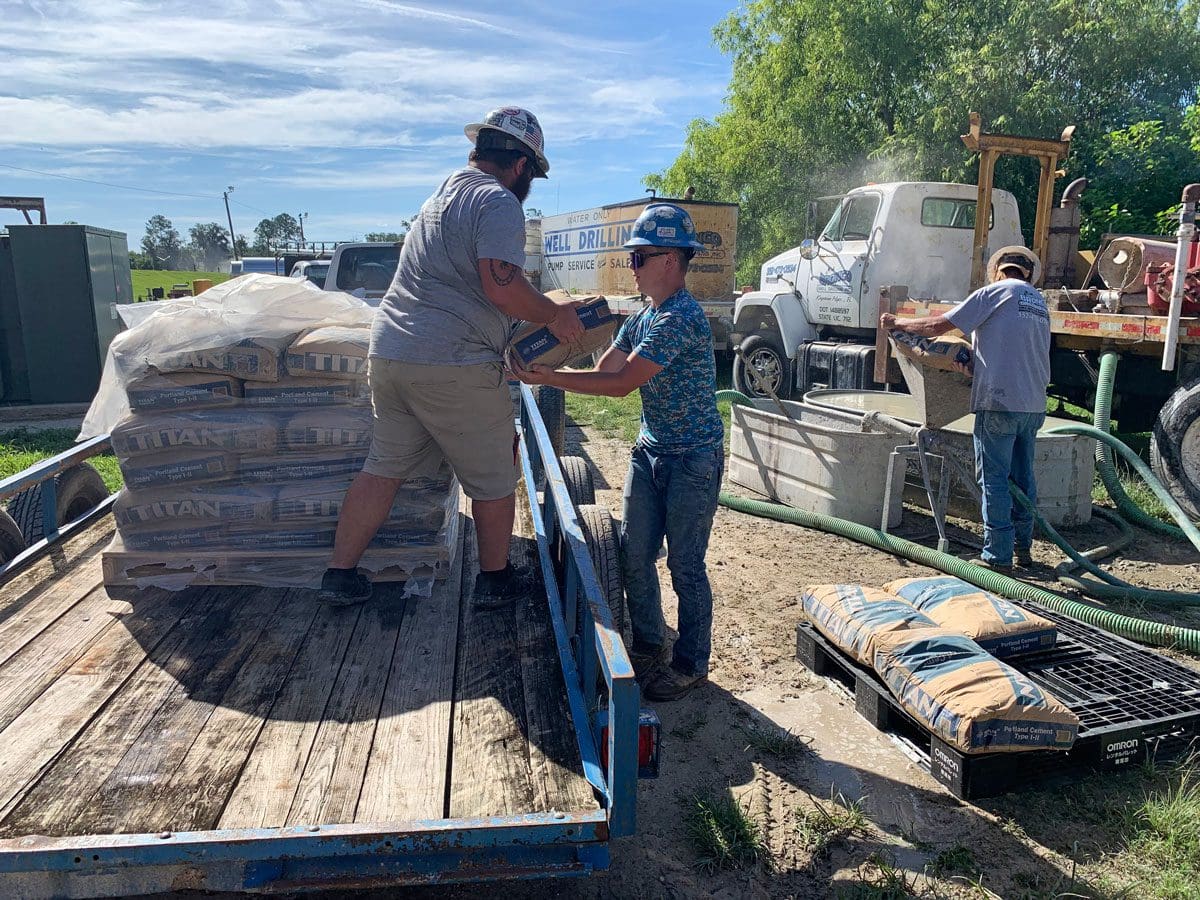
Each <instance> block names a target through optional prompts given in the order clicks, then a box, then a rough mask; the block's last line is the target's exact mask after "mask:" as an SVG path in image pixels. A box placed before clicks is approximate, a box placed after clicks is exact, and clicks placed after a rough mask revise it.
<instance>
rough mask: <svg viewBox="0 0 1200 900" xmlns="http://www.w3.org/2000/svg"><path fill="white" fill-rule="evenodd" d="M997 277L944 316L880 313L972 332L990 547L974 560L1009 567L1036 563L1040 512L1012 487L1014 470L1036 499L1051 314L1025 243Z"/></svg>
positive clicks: (995, 267)
mask: <svg viewBox="0 0 1200 900" xmlns="http://www.w3.org/2000/svg"><path fill="white" fill-rule="evenodd" d="M989 268H990V269H991V270H992V273H993V275H992V283H991V284H989V285H987V286H985V287H982V288H980V289H979V290H977V291H975V292H974V293H973V294H971V295H970V296H969V297H967V299H966V300H964V301H962V302H961V303H959V304H958V305H957V306H955V307H954V309H952V310H950V311H949V312H948V313H946V314H944V315H940V316H926V317H924V318H920V319H897V318H896V317H895V316H893V315H891V314H885V315H883V316H882V317H881V318H880V322H879V324H880V326H881V327H883V328H887V329H890V330H900V331H909V332H912V333H914V334H919V335H923V336H926V337H936V336H937V335H940V334H945V333H946V332H947V331H950V330H951V329H954V328H957V329H958V330H959V331H961V332H963V334H969V335H971V346H972V351H973V356H974V378H973V380H972V382H971V411H972V412H973V413H975V431H974V443H975V471H976V475H977V477H978V478H979V485H980V488H981V489H982V493H983V553H982V555H981V556H980V558H979V559H976V560H972V562H975V563H978V564H979V565H983V566H987V567H988V568H992V569H997V570H999V571H1002V572H1008V571H1011V569H1012V566H1013V562H1014V560H1015V562H1016V564H1017V565H1018V566H1021V567H1029V566H1031V565H1033V557H1032V554H1031V548H1032V546H1033V517H1032V516H1031V515H1030V514H1029V512H1027V511H1026V509H1025V508H1024V507H1023V506H1021V504H1019V503H1017V502H1016V501H1015V499H1014V498H1013V497H1012V496H1011V495H1010V494H1009V491H1008V480H1009V478H1010V477H1011V478H1012V480H1013V481H1014V482H1015V483H1016V485H1017V487H1019V488H1020V489H1021V490H1022V491H1024V492H1025V494H1026V495H1027V496H1028V497H1029V499H1030V500H1033V501H1034V502H1036V501H1037V484H1036V482H1035V481H1034V477H1033V457H1034V441H1035V439H1036V437H1037V432H1038V429H1039V428H1041V427H1042V423H1043V422H1044V421H1045V419H1046V387H1047V385H1048V384H1049V383H1050V313H1049V311H1048V310H1047V309H1046V298H1045V297H1043V296H1042V294H1041V292H1040V291H1039V290H1038V289H1037V288H1035V287H1034V286H1033V285H1032V284H1031V283H1030V282H1031V281H1036V280H1037V277H1036V276H1037V273H1038V270H1039V269H1040V268H1041V266H1040V264H1039V262H1038V259H1037V257H1036V256H1035V255H1034V254H1033V253H1031V252H1030V251H1029V250H1026V249H1025V248H1024V247H1005V248H1004V249H1003V250H1001V251H999V252H998V253H997V254H996V256H995V257H994V260H993V264H992V265H991V266H989Z"/></svg>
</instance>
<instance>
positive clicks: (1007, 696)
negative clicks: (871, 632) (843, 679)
mask: <svg viewBox="0 0 1200 900" xmlns="http://www.w3.org/2000/svg"><path fill="white" fill-rule="evenodd" d="M874 667H875V671H876V672H878V673H879V677H880V678H882V679H883V682H884V684H886V685H887V687H888V690H889V691H891V692H892V694H893V695H894V696H895V697H896V699H897V700H898V701H899V702H900V704H901V705H902V706H903V707H904V708H905V709H906V710H907V711H908V712H909V713H910V714H911V715H912V716H913V717H914V718H916V719H917V721H919V722H921V723H923V724H924V725H925V726H926V727H927V728H929V730H930V731H932V732H933V733H934V734H936V735H937V736H938V737H940V738H941V739H942V740H944V741H945V742H946V743H947V744H950V745H951V746H953V747H955V748H957V749H958V750H961V751H962V752H963V753H988V752H1008V751H1017V750H1069V749H1070V748H1071V745H1072V744H1073V743H1074V742H1075V736H1076V734H1077V733H1078V732H1079V719H1078V717H1077V716H1076V715H1075V714H1074V713H1073V712H1071V711H1070V710H1069V709H1067V707H1066V706H1064V705H1063V704H1062V703H1061V702H1060V701H1059V700H1058V699H1057V698H1055V697H1053V696H1052V695H1051V694H1049V693H1047V692H1046V691H1044V690H1042V688H1040V687H1038V685H1037V684H1035V683H1034V682H1033V681H1032V680H1030V679H1029V678H1028V677H1027V676H1025V675H1023V674H1022V673H1021V672H1018V671H1017V670H1016V669H1014V668H1013V667H1012V666H1010V665H1008V664H1007V663H1003V662H1001V661H1000V660H998V659H996V658H995V657H994V656H992V655H991V654H990V653H988V652H987V651H986V650H984V649H983V648H982V647H980V646H979V645H978V644H976V643H975V642H974V641H972V640H971V639H970V638H968V637H965V636H964V635H961V634H956V633H954V632H952V631H950V630H948V629H945V628H914V629H912V630H909V631H896V632H892V633H891V634H881V635H879V636H878V637H877V639H876V642H875V658H874Z"/></svg>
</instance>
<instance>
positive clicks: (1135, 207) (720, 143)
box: [644, 0, 1200, 283]
mask: <svg viewBox="0 0 1200 900" xmlns="http://www.w3.org/2000/svg"><path fill="white" fill-rule="evenodd" d="M714 39H715V42H716V44H717V46H718V47H719V48H720V49H721V50H722V51H723V52H724V53H725V54H727V55H728V56H729V57H730V58H731V59H732V63H733V73H732V77H731V80H730V83H729V87H728V90H727V93H726V99H725V102H724V104H723V108H722V110H721V111H720V112H719V113H718V114H717V115H716V116H714V117H712V118H711V119H696V120H694V121H693V122H692V123H691V124H690V125H689V127H688V131H687V136H686V141H685V144H684V147H683V150H682V152H681V153H680V154H679V156H678V157H677V158H676V160H675V161H674V163H672V165H671V166H670V167H669V168H667V169H666V170H665V171H663V172H659V173H654V174H651V175H648V176H646V178H645V179H644V181H645V185H646V187H652V188H656V189H658V193H659V194H664V195H672V196H682V194H683V192H684V190H685V189H686V188H687V187H688V186H693V187H695V189H696V196H697V197H700V198H703V199H705V200H718V201H726V202H736V203H738V204H740V206H741V212H740V216H739V230H738V256H739V265H738V276H737V277H738V282H739V283H741V282H743V281H755V282H757V280H758V277H757V276H758V272H759V268H760V266H761V265H762V263H763V262H764V261H765V260H766V259H768V258H769V257H771V256H773V255H775V254H776V253H779V252H781V251H783V250H785V249H787V248H789V247H793V246H795V245H796V244H798V243H799V242H800V241H801V240H802V239H803V238H804V237H806V236H809V235H806V234H805V232H806V230H807V229H806V222H805V210H806V207H807V205H808V202H809V201H810V200H811V199H814V198H817V197H820V196H825V195H831V194H839V193H842V192H844V191H846V190H848V189H850V188H853V187H856V186H858V185H861V184H864V183H867V182H870V181H875V182H882V181H893V180H911V181H958V182H965V183H969V184H974V183H975V180H976V165H977V160H976V158H975V157H973V156H972V155H971V154H970V153H969V152H968V151H967V150H966V148H965V147H964V146H963V144H962V142H961V140H960V139H959V135H960V134H962V133H964V132H965V131H966V130H967V126H968V121H967V118H968V113H969V112H971V111H973V110H974V111H978V112H980V113H981V114H982V116H983V120H984V129H985V130H986V131H994V132H1001V133H1008V134H1021V135H1032V136H1038V137H1047V138H1057V137H1058V136H1059V133H1060V132H1061V130H1062V129H1063V127H1064V126H1066V125H1069V124H1074V125H1075V126H1076V131H1075V138H1074V141H1073V142H1072V145H1071V147H1072V150H1071V155H1070V157H1069V158H1068V159H1067V160H1065V162H1064V163H1063V165H1062V168H1063V169H1064V170H1065V177H1066V179H1067V180H1070V179H1074V178H1077V177H1079V176H1086V177H1087V178H1088V179H1089V187H1088V189H1087V191H1086V192H1085V193H1084V195H1083V197H1082V201H1081V208H1082V214H1083V228H1082V235H1081V243H1082V246H1084V247H1095V246H1096V244H1097V242H1098V240H1099V238H1100V236H1101V235H1102V234H1104V233H1106V232H1123V233H1141V234H1163V233H1171V232H1173V231H1174V228H1175V226H1176V224H1177V220H1176V221H1172V218H1171V214H1172V212H1173V211H1174V210H1176V209H1177V204H1178V201H1179V197H1180V192H1181V189H1182V187H1183V186H1184V185H1185V184H1188V183H1190V182H1194V181H1200V107H1198V105H1197V85H1198V83H1200V78H1197V72H1200V0H990V2H988V3H984V4H981V3H964V2H962V0H751V2H748V3H745V4H743V5H742V6H740V7H739V8H738V9H737V10H736V11H734V12H732V13H730V15H729V16H728V17H726V18H725V19H724V20H723V21H722V22H721V23H720V24H719V25H718V26H717V27H716V29H715V30H714ZM1037 171H1038V167H1037V163H1036V162H1034V161H1032V160H1029V159H1013V158H1005V159H1002V160H1001V161H1000V163H999V165H998V166H997V170H996V181H995V184H996V186H997V187H1001V188H1005V189H1007V190H1010V191H1012V192H1013V193H1014V194H1016V196H1017V199H1018V203H1019V204H1020V207H1021V216H1022V222H1023V224H1024V226H1025V228H1026V230H1027V232H1028V230H1029V229H1031V228H1032V224H1033V218H1034V203H1035V201H1036V197H1037ZM1064 184H1065V182H1064V181H1059V182H1058V184H1057V185H1056V187H1057V189H1058V190H1059V191H1061V189H1062V187H1063V186H1064ZM1056 199H1057V198H1056ZM820 224H821V223H819V222H818V223H816V227H818V228H819V227H820ZM1026 237H1027V239H1028V237H1029V234H1028V233H1027V235H1026Z"/></svg>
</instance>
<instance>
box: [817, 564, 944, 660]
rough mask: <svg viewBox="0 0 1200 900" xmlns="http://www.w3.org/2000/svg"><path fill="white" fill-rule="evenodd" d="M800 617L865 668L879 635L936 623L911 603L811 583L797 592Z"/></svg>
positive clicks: (878, 593) (874, 592)
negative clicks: (804, 616)
mask: <svg viewBox="0 0 1200 900" xmlns="http://www.w3.org/2000/svg"><path fill="white" fill-rule="evenodd" d="M800 602H801V604H802V605H803V607H804V614H805V615H806V616H807V617H808V619H809V621H811V622H812V623H813V625H814V626H816V628H817V630H818V631H820V632H821V634H823V635H825V637H827V638H829V640H831V641H833V643H835V644H836V645H837V646H838V647H840V648H841V649H842V650H844V651H845V652H846V653H848V654H849V655H850V656H853V657H854V658H855V659H857V660H858V661H859V662H860V663H862V664H863V665H865V666H870V665H871V664H872V662H873V661H874V659H875V642H876V640H877V639H878V638H879V636H880V635H883V634H888V633H890V632H893V631H904V630H906V629H909V628H925V627H933V626H934V625H935V624H936V623H935V622H934V621H933V620H932V619H930V618H928V617H927V616H925V615H923V614H922V613H920V612H918V611H917V610H916V609H914V608H913V607H912V605H911V604H908V603H905V602H904V601H903V600H900V599H898V598H897V597H893V596H892V595H891V594H889V593H886V592H885V591H881V590H878V589H877V588H871V587H863V586H862V585H858V584H814V585H809V586H808V587H806V588H804V590H803V591H801V592H800Z"/></svg>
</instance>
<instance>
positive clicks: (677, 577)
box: [621, 446, 725, 675]
mask: <svg viewBox="0 0 1200 900" xmlns="http://www.w3.org/2000/svg"><path fill="white" fill-rule="evenodd" d="M724 467H725V454H724V451H723V449H722V448H721V447H720V446H717V447H713V448H711V449H706V450H690V451H688V452H686V453H680V454H674V455H667V454H655V453H652V452H651V451H649V450H647V449H645V448H644V447H641V446H637V447H634V449H633V455H632V457H631V458H630V460H629V475H628V477H627V478H626V479H625V503H624V511H623V513H622V518H623V519H624V522H623V524H622V527H621V547H622V552H621V562H622V568H623V570H624V575H625V593H626V596H627V598H628V602H629V623H630V625H631V627H632V628H633V646H634V650H635V651H637V652H652V651H655V650H657V649H658V648H660V647H662V645H663V643H664V640H665V638H664V634H663V632H664V628H665V625H664V622H663V611H662V594H661V593H660V591H659V588H658V569H657V568H656V566H655V560H656V559H657V558H658V551H659V550H660V549H661V548H662V543H663V538H664V537H665V538H666V539H667V569H668V570H669V571H670V573H671V586H672V587H674V588H675V594H676V595H677V596H678V597H679V640H678V641H676V642H675V651H674V656H673V658H672V660H671V666H672V667H673V668H674V669H676V670H677V671H679V672H683V673H684V674H686V675H707V674H708V657H709V654H710V653H711V651H712V588H711V587H710V586H709V583H708V573H707V572H706V571H705V568H704V554H705V553H706V552H707V550H708V536H709V533H710V532H711V531H712V523H713V516H714V515H715V514H716V511H717V495H718V494H719V493H720V490H721V473H722V471H723V470H724Z"/></svg>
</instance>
